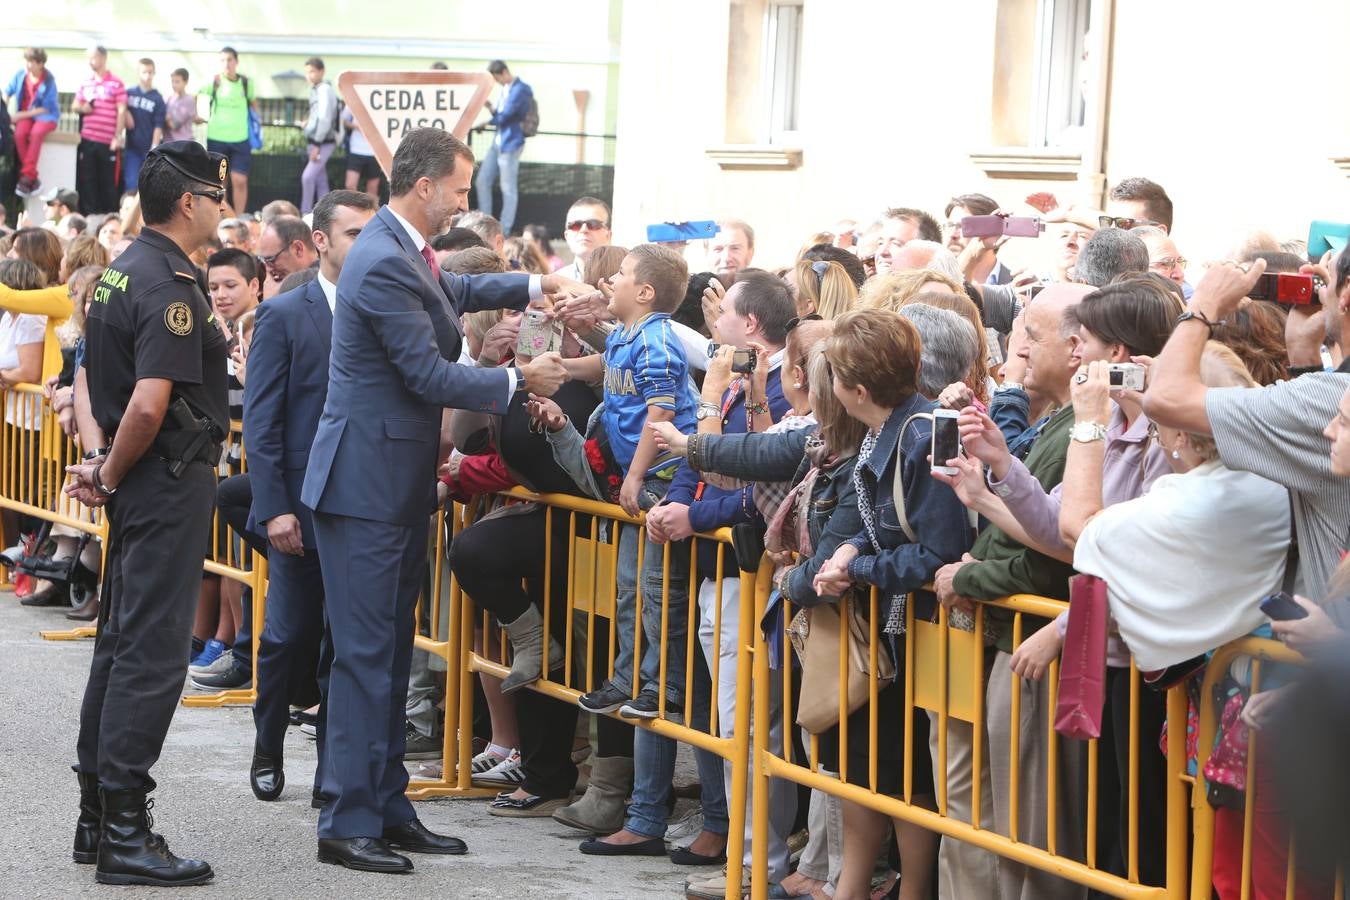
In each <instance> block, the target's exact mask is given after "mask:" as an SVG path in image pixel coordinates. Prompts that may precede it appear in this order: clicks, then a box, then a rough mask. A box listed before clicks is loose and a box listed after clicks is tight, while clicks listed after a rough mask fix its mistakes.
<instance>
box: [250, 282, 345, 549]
mask: <svg viewBox="0 0 1350 900" xmlns="http://www.w3.org/2000/svg"><path fill="white" fill-rule="evenodd" d="M332 336H333V313H332V312H331V311H330V310H329V309H328V298H327V297H325V296H324V293H323V288H321V287H320V286H319V281H318V279H317V278H316V279H315V280H313V281H311V282H309V284H306V285H304V286H303V287H298V288H296V289H295V290H293V291H287V292H286V293H284V294H278V295H277V296H275V297H273V298H272V299H271V300H268V301H267V302H266V303H264V304H262V305H261V306H259V307H258V312H257V318H256V319H255V320H254V326H253V343H252V344H250V345H249V354H248V378H247V380H246V381H245V382H244V445H245V446H246V447H247V448H248V471H249V475H250V476H251V478H252V486H253V507H252V509H250V511H249V516H248V528H249V530H250V531H253V532H254V533H256V534H258V535H260V536H263V537H266V535H267V521H268V520H269V519H273V518H276V517H277V516H280V515H285V514H286V513H290V514H292V515H294V516H295V517H296V518H298V519H299V520H300V530H301V532H302V533H303V535H304V545H305V546H306V547H307V548H310V549H313V548H314V546H315V543H314V520H313V517H312V516H311V514H310V511H309V509H308V508H307V507H306V506H305V505H304V504H303V503H301V502H300V487H301V485H302V484H303V483H304V480H305V466H306V465H307V464H308V463H309V448H310V445H311V444H313V443H314V432H315V431H316V430H317V429H318V427H319V415H320V414H321V413H322V412H323V402H324V398H325V397H326V396H327V394H328V355H329V349H330V347H331V345H332Z"/></svg>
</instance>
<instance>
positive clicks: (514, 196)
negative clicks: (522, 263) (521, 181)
mask: <svg viewBox="0 0 1350 900" xmlns="http://www.w3.org/2000/svg"><path fill="white" fill-rule="evenodd" d="M522 149H523V148H522ZM498 175H500V176H501V184H502V214H501V223H502V232H503V233H505V234H508V235H509V234H510V233H511V228H512V226H514V225H515V224H516V202H517V201H518V200H519V199H520V192H519V191H518V190H517V188H516V185H517V183H518V178H519V175H520V150H512V151H510V152H503V151H501V150H499V149H498V148H497V142H496V141H493V142H492V146H491V147H489V148H488V152H487V153H486V154H485V155H484V156H483V162H482V163H481V164H480V165H479V166H478V179H477V180H476V181H475V182H474V186H475V187H476V188H477V189H478V208H479V209H481V210H482V211H483V212H485V213H487V214H488V215H489V216H490V215H492V186H493V185H494V184H495V183H496V182H497V177H498Z"/></svg>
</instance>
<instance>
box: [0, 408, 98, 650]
mask: <svg viewBox="0 0 1350 900" xmlns="http://www.w3.org/2000/svg"><path fill="white" fill-rule="evenodd" d="M0 406H2V409H0V423H2V424H0V508H4V509H9V510H14V511H15V512H18V513H22V514H24V515H29V516H34V517H35V518H39V519H43V520H45V521H48V522H52V523H53V524H57V525H64V526H66V527H67V528H72V529H75V530H76V531H82V532H85V533H87V534H89V535H91V536H92V537H93V538H95V539H96V540H98V541H99V545H100V548H101V553H103V554H104V555H105V557H106V554H107V546H108V542H107V536H108V523H107V518H106V517H105V516H104V514H103V510H102V509H90V508H89V507H87V506H85V505H84V504H82V503H79V502H77V501H76V500H73V499H71V498H70V497H69V496H67V495H66V493H65V485H66V471H65V467H66V466H67V465H70V464H71V463H75V462H78V461H79V459H80V449H79V446H78V444H77V442H76V441H75V440H73V439H72V438H68V437H66V435H65V433H64V432H62V431H61V426H60V424H59V423H58V422H57V418H56V413H55V412H53V410H52V408H51V406H50V404H48V403H47V402H46V401H45V400H44V399H43V396H42V388H41V387H39V386H38V385H35V384H19V385H14V386H12V387H9V388H6V389H4V390H0ZM3 531H4V529H3V527H0V544H3V545H6V546H7V545H8V544H9V542H10V541H11V540H13V539H15V538H16V535H11V534H4V533H3ZM7 577H8V572H7V571H5V570H3V569H0V583H6V582H4V581H3V579H6V578H7ZM41 634H42V636H43V637H44V638H46V639H47V640H53V641H59V640H73V639H77V638H84V637H93V635H94V627H93V626H82V627H79V628H69V629H59V630H51V631H43V632H41Z"/></svg>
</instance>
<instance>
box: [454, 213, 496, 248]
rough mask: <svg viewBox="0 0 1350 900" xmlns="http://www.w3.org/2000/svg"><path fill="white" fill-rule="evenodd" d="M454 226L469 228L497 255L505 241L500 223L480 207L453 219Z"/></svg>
mask: <svg viewBox="0 0 1350 900" xmlns="http://www.w3.org/2000/svg"><path fill="white" fill-rule="evenodd" d="M455 227H456V228H467V229H469V230H470V231H472V232H473V233H474V234H476V235H478V236H479V237H480V238H482V239H483V243H485V244H487V245H488V247H490V248H491V249H492V251H493V252H494V253H497V254H498V255H500V254H501V252H502V246H503V245H504V244H505V243H506V235H505V233H504V232H503V231H502V223H501V222H498V221H497V220H496V219H495V218H493V216H492V214H491V213H485V212H483V211H482V210H481V209H477V210H474V211H473V212H467V213H465V214H464V215H462V216H460V217H459V218H458V219H456V220H455Z"/></svg>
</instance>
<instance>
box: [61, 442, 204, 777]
mask: <svg viewBox="0 0 1350 900" xmlns="http://www.w3.org/2000/svg"><path fill="white" fill-rule="evenodd" d="M215 497H216V475H215V472H213V471H212V470H211V468H210V467H209V466H206V465H204V464H202V463H192V464H191V465H189V466H187V468H185V469H184V470H183V473H182V477H181V478H174V477H173V476H172V475H170V474H169V468H168V464H167V463H165V462H164V460H162V459H160V458H159V457H157V456H152V455H146V456H143V457H142V458H141V459H140V461H138V462H137V463H136V465H134V466H132V468H131V471H129V472H128V473H127V474H126V477H125V478H123V479H122V483H121V484H120V485H118V488H117V495H116V496H115V497H113V498H112V499H111V501H110V502H109V503H108V507H107V512H108V525H109V529H108V538H109V540H108V561H107V569H106V571H105V573H104V576H103V603H102V608H101V610H100V623H99V625H100V627H99V632H98V638H97V639H96V640H95V642H94V658H93V663H92V664H91V666H90V669H89V681H88V683H87V684H86V686H85V689H84V702H83V704H82V705H81V707H80V735H79V739H78V743H77V745H76V749H77V752H78V756H79V770H80V771H81V772H84V773H86V774H89V773H97V775H98V779H99V783H100V784H101V785H102V786H103V787H104V788H105V789H107V790H113V791H117V790H123V791H147V792H148V791H152V790H154V788H155V781H154V779H153V778H151V777H150V767H151V766H153V765H154V764H155V761H156V760H157V759H159V754H160V751H161V749H162V748H163V746H164V736H165V735H166V734H167V733H168V731H169V723H170V722H171V721H172V720H173V714H174V711H175V710H176V709H177V708H178V700H179V697H180V696H181V695H182V693H183V678H184V676H185V675H187V666H188V652H189V648H190V646H191V639H192V619H193V616H194V615H195V613H196V610H197V593H198V588H199V586H200V584H201V579H202V564H201V548H202V545H203V544H205V543H206V539H207V532H208V529H209V528H210V523H211V512H212V510H213V509H214V508H215Z"/></svg>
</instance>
